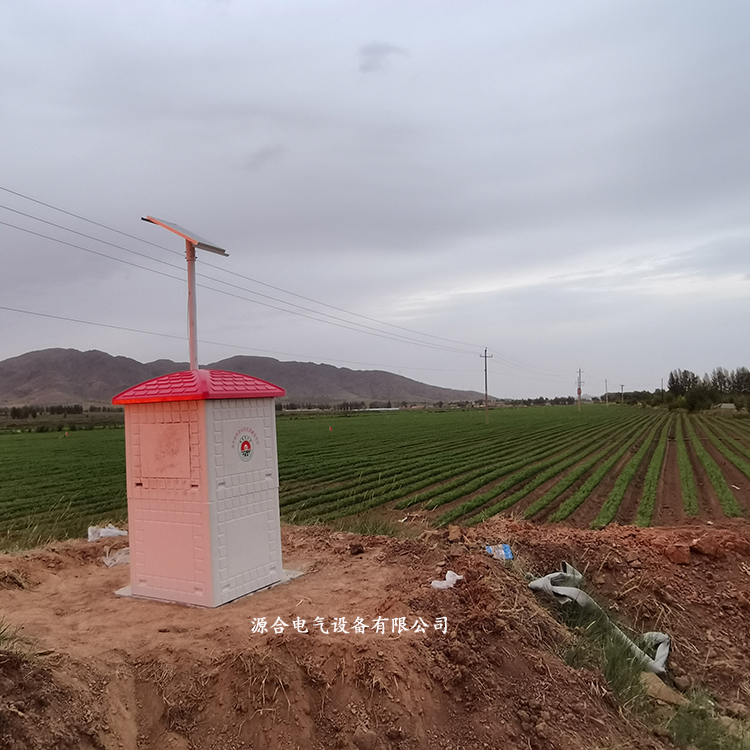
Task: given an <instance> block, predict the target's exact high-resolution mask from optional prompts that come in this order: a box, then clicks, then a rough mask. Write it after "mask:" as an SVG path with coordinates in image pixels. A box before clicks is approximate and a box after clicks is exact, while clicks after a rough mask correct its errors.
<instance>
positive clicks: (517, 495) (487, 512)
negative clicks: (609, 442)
mask: <svg viewBox="0 0 750 750" xmlns="http://www.w3.org/2000/svg"><path fill="white" fill-rule="evenodd" d="M599 445H601V443H600V441H596V442H595V443H589V444H588V445H587V446H586V448H584V449H583V450H579V451H576V452H575V453H573V454H572V455H571V456H569V457H567V458H565V459H564V460H562V461H558V462H557V463H556V464H553V465H552V466H551V467H550V468H549V469H547V471H543V472H541V473H539V474H538V475H537V476H536V477H534V479H533V480H532V481H531V482H529V483H528V484H525V485H524V486H523V487H522V488H521V489H520V490H518V491H517V492H514V493H513V494H512V495H510V496H509V497H506V498H504V499H502V500H501V501H500V502H499V503H495V504H494V505H491V506H490V507H489V508H485V509H484V510H482V511H481V512H480V513H477V514H476V515H475V516H472V517H471V518H469V519H467V520H466V521H464V525H466V526H474V525H475V524H477V523H481V522H482V521H485V520H487V519H488V518H491V517H492V516H495V515H497V514H498V513H502V512H503V511H504V510H507V509H508V508H511V507H512V506H514V505H515V504H516V503H517V502H519V500H522V499H523V498H524V497H526V496H527V495H528V494H529V493H531V492H533V491H534V490H535V489H536V488H537V487H541V486H542V485H543V484H544V483H545V482H548V481H549V480H550V479H554V478H555V477H556V476H558V475H559V474H561V473H562V472H564V471H565V470H566V469H569V468H570V467H571V466H573V465H574V464H577V463H578V462H579V461H580V460H581V459H582V458H585V457H586V456H589V455H591V453H592V452H593V451H596V450H597V448H598V447H599Z"/></svg>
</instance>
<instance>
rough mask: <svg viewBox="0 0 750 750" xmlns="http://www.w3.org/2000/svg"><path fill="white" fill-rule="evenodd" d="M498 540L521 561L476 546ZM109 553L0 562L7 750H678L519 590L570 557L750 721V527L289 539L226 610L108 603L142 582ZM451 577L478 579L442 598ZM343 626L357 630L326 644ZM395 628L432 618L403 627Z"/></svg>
mask: <svg viewBox="0 0 750 750" xmlns="http://www.w3.org/2000/svg"><path fill="white" fill-rule="evenodd" d="M406 525H407V526H408V524H406ZM449 533H450V539H451V540H453V541H449V538H448V534H449ZM496 542H506V543H509V544H511V546H512V548H513V549H514V551H515V553H516V560H515V561H514V562H513V563H510V564H509V563H506V562H501V561H497V560H494V559H492V558H490V557H489V556H488V555H487V554H486V553H485V552H484V549H483V548H484V544H485V543H496ZM126 543H127V542H126V541H118V542H117V543H116V544H115V545H113V546H114V547H119V546H124V545H125V544H126ZM106 546H109V545H107V543H106V542H97V543H93V544H88V543H86V542H83V541H71V542H66V543H59V544H55V545H52V546H48V547H45V548H43V549H39V550H34V551H30V552H26V553H23V554H19V555H13V556H3V557H0V612H2V617H3V622H4V624H5V626H7V628H9V629H10V631H12V630H13V628H19V629H20V630H19V633H20V636H22V638H23V639H24V642H23V643H19V642H18V640H17V639H10V640H8V639H7V638H4V639H3V640H2V643H3V644H4V645H3V646H2V651H0V748H3V749H8V750H11V749H12V750H21V749H23V750H27V749H30V748H40V749H41V748H45V749H46V748H74V749H76V750H90V749H92V748H103V749H104V750H151V749H153V750H156V749H157V748H158V749H159V750H162V749H164V748H166V749H167V750H185V749H187V748H195V749H197V750H214V749H215V750H219V749H221V750H234V749H239V748H281V749H286V748H289V749H291V748H357V750H375V749H376V748H394V749H396V750H399V749H402V750H407V749H415V748H444V749H446V750H447V749H448V748H456V749H458V748H461V749H462V750H463V749H474V748H476V749H477V750H478V749H480V748H482V749H484V748H533V749H534V750H536V749H542V748H559V749H560V750H563V749H565V750H571V749H572V750H577V749H581V750H583V748H605V747H606V748H611V747H617V748H661V747H665V746H671V745H670V743H669V740H668V738H666V737H657V736H655V734H654V733H653V731H652V729H651V728H648V727H646V726H644V725H642V724H641V723H639V721H638V720H637V719H636V718H635V717H633V716H631V715H630V714H628V712H627V711H623V710H622V709H621V707H620V706H618V704H617V702H616V701H615V699H614V697H613V696H612V694H611V693H610V692H609V689H608V688H607V685H606V683H605V681H604V679H603V677H602V675H601V674H600V673H599V672H598V671H597V670H594V669H574V668H572V667H570V666H568V665H567V664H566V662H565V660H564V658H563V657H564V654H565V652H566V650H567V648H568V647H569V645H570V643H571V639H572V637H573V636H572V634H571V632H570V631H569V630H568V629H567V628H565V627H564V626H562V625H561V624H559V622H558V619H557V618H556V614H557V613H556V608H555V607H554V606H552V605H550V603H549V602H547V601H545V600H544V599H543V598H541V597H538V595H535V594H533V593H532V592H531V591H530V590H529V588H528V586H527V575H532V576H537V575H544V574H546V573H550V572H552V571H554V570H556V569H558V568H559V566H560V563H561V562H563V561H566V562H569V563H571V564H573V565H574V566H575V567H576V568H578V569H579V570H581V571H582V572H584V573H585V575H586V577H587V580H588V581H589V583H590V586H591V587H592V589H593V590H595V591H596V593H597V595H598V596H599V598H600V599H601V600H602V601H603V602H605V603H608V604H609V605H610V607H612V608H613V609H614V610H616V612H617V614H618V616H619V617H620V618H621V620H622V621H623V622H624V623H626V624H628V625H630V626H632V627H633V628H635V629H636V630H639V631H644V630H663V631H665V632H667V633H668V634H669V635H670V636H672V638H673V652H672V655H671V658H670V661H669V677H668V680H667V681H669V680H670V679H671V678H672V677H675V676H676V677H679V678H681V680H682V682H683V683H685V682H686V681H687V682H690V683H692V684H695V685H702V686H704V687H705V688H707V689H708V690H710V691H711V692H712V693H713V694H714V695H715V696H716V697H717V699H718V701H719V703H720V705H721V706H722V707H724V708H726V710H727V711H728V712H731V713H734V715H741V714H742V712H743V711H746V712H747V711H750V677H748V675H747V665H748V664H750V525H749V524H748V523H747V522H745V521H733V522H728V521H727V522H723V524H722V525H721V526H719V524H715V525H712V524H709V523H707V522H706V521H698V520H696V521H694V522H693V523H692V524H690V525H686V526H681V527H676V528H670V529H665V528H661V529H657V528H651V529H636V528H634V527H628V526H622V527H620V526H611V527H608V528H607V529H604V530H602V531H589V530H582V529H572V528H569V527H566V528H563V527H559V526H555V527H549V526H537V525H533V524H529V523H519V522H515V521H513V520H509V519H495V520H492V521H490V522H486V523H485V524H482V525H480V526H477V527H473V528H471V529H466V530H463V531H462V530H460V529H457V528H452V529H451V530H450V532H449V531H435V530H428V531H426V532H424V533H423V534H422V535H421V536H420V537H419V538H418V539H393V538H388V537H361V536H357V535H351V534H345V533H343V532H334V531H331V530H330V529H328V528H323V527H307V528H300V527H285V528H284V530H283V550H284V566H285V568H288V569H296V570H301V571H303V573H304V574H303V575H302V576H301V577H299V578H296V579H294V580H292V581H290V582H289V583H286V584H282V585H279V586H277V587H274V588H271V589H268V590H265V591H260V592H256V593H255V594H253V595H250V596H247V597H244V598H242V599H239V600H237V601H235V602H232V603H230V604H227V605H224V606H223V607H220V608H217V609H213V610H209V609H200V608H193V607H185V606H181V605H176V604H167V603H161V602H155V601H145V600H136V599H128V598H121V597H117V596H115V595H114V593H113V592H114V591H115V590H116V589H119V588H120V587H122V586H124V585H126V584H127V582H128V579H129V570H128V566H127V565H124V566H119V567H114V568H107V567H105V566H104V565H103V564H102V561H101V558H102V556H103V555H104V550H105V547H106ZM448 569H452V570H454V571H456V572H457V573H459V574H461V575H463V576H464V579H463V580H461V581H459V582H458V583H457V584H456V586H455V587H454V588H452V589H449V590H444V591H440V590H436V589H433V588H431V586H430V582H431V581H432V580H433V579H438V578H440V579H442V578H444V576H445V573H446V572H447V570H448ZM342 617H343V618H345V619H346V621H347V625H346V629H347V630H348V632H347V633H343V632H333V620H334V618H342ZM358 617H359V618H362V621H363V622H364V623H366V624H367V625H368V626H370V627H369V628H368V629H367V630H366V631H365V632H364V633H356V632H353V626H352V625H353V623H354V621H355V618H358ZM402 617H403V618H405V619H404V621H403V622H404V624H405V625H406V626H407V627H410V628H411V627H412V626H413V625H414V623H420V622H423V623H424V625H419V624H418V626H417V628H416V630H413V629H410V630H407V631H405V632H400V633H398V632H394V620H395V622H396V625H398V622H399V620H398V618H402ZM260 618H266V632H254V630H255V631H258V630H259V628H258V624H259V621H260ZM277 618H281V620H282V621H283V622H284V623H286V627H285V628H284V632H280V633H275V632H273V627H272V626H273V624H274V623H275V622H276V620H277ZM295 618H299V619H304V620H305V621H306V623H305V628H304V629H307V631H308V632H306V633H305V632H299V630H297V629H295V628H294V627H293V626H292V625H291V623H292V622H293V621H294V620H295ZM315 618H322V622H323V623H324V627H325V629H326V630H328V633H327V634H326V633H324V632H322V630H321V629H320V628H318V627H316V626H315V624H314V621H315ZM376 618H384V632H382V633H379V632H374V631H373V629H372V626H373V625H374V623H375V621H376ZM420 618H421V620H420ZM438 618H447V626H446V627H445V632H443V629H442V628H438V629H436V628H435V624H436V622H438V623H439V622H440V621H439V620H438ZM302 629H303V628H300V630H302ZM395 629H396V630H397V629H398V627H396V628H395ZM421 629H423V631H424V632H418V631H419V630H421ZM5 632H6V634H7V633H8V632H9V630H6V631H5ZM683 689H684V688H683Z"/></svg>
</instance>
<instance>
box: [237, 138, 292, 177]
mask: <svg viewBox="0 0 750 750" xmlns="http://www.w3.org/2000/svg"><path fill="white" fill-rule="evenodd" d="M285 151H286V149H285V148H284V146H282V145H281V144H280V143H277V144H274V145H273V146H263V147H262V148H259V149H257V150H255V151H253V152H252V153H251V154H250V156H249V157H248V158H247V160H246V161H245V165H244V166H245V169H247V170H249V171H254V170H256V169H262V168H263V167H265V166H266V165H267V164H270V163H272V162H274V161H277V160H278V159H281V158H282V156H284V152H285Z"/></svg>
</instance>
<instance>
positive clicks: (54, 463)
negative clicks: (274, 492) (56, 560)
mask: <svg viewBox="0 0 750 750" xmlns="http://www.w3.org/2000/svg"><path fill="white" fill-rule="evenodd" d="M277 429H278V450H279V477H280V483H281V484H280V503H281V513H282V519H283V520H285V521H287V522H290V523H316V522H337V521H339V520H340V519H346V518H348V517H352V516H361V515H362V514H365V516H372V515H375V514H381V515H382V514H385V515H386V516H387V517H390V518H392V519H395V518H397V517H402V516H405V515H406V514H415V513H419V514H421V516H422V517H423V518H425V519H427V520H429V521H430V522H431V523H433V524H436V525H438V526H440V525H445V524H447V523H453V522H457V523H461V524H467V525H471V524H476V523H478V522H480V521H482V520H484V519H486V518H489V517H491V516H493V515H495V514H498V513H512V514H514V515H516V516H518V517H521V518H528V519H532V520H535V521H539V522H566V523H571V524H574V525H577V526H592V527H601V526H603V525H606V524H608V523H612V522H619V523H637V524H639V525H649V524H659V523H662V522H664V521H663V519H666V521H667V522H673V521H674V519H676V518H677V519H679V518H684V517H688V516H691V515H702V516H705V517H707V518H723V517H726V516H737V515H745V514H746V512H747V509H748V505H749V503H748V501H749V499H750V420H744V419H736V418H731V417H727V416H718V415H713V414H710V415H708V414H703V415H687V414H684V413H673V414H670V413H668V412H666V411H661V410H655V409H639V408H630V407H620V406H611V407H605V406H586V407H584V408H583V409H582V410H581V411H580V412H579V411H578V410H577V409H576V408H575V407H569V406H561V407H541V408H527V409H506V410H496V411H493V412H491V414H490V424H489V425H486V424H485V423H484V413H483V412H482V411H481V410H469V411H445V412H441V411H430V410H424V411H419V410H416V411H394V412H351V413H337V414H326V415H311V416H293V417H287V416H284V417H281V418H279V420H278V422H277ZM0 477H1V478H2V479H1V481H0V544H2V545H3V546H4V547H5V548H9V547H13V546H17V545H29V544H33V543H35V542H38V541H44V540H46V539H48V538H60V537H65V536H81V535H84V534H85V530H86V527H87V526H88V525H90V524H93V523H96V522H101V521H105V520H106V521H115V522H116V521H123V520H125V518H126V515H127V511H126V488H125V441H124V431H123V430H122V429H100V430H92V431H77V432H71V433H70V434H69V435H68V436H67V437H65V436H64V435H63V434H62V433H59V432H57V433H42V434H35V433H21V434H3V435H0Z"/></svg>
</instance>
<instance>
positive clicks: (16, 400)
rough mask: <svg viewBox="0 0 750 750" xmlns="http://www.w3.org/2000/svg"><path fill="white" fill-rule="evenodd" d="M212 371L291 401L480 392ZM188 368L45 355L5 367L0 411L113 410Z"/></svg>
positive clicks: (327, 370) (264, 363) (287, 365)
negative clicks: (116, 399)
mask: <svg viewBox="0 0 750 750" xmlns="http://www.w3.org/2000/svg"><path fill="white" fill-rule="evenodd" d="M206 367H208V368H210V369H214V370H231V371H234V372H241V373H244V374H246V375H253V376H254V377H257V378H261V379H262V380H268V381H269V382H271V383H275V384H276V385H280V386H281V387H282V388H284V389H286V392H287V395H286V398H285V399H284V401H286V402H295V403H303V404H304V403H338V402H341V401H365V402H367V403H370V402H372V401H383V402H387V401H391V402H392V403H393V405H394V406H396V405H398V404H400V403H401V402H402V401H406V402H407V403H410V404H413V403H435V402H438V401H444V402H446V403H447V402H450V401H474V400H475V399H478V398H483V394H481V393H478V392H476V391H456V390H452V389H450V388H439V387H437V386H434V385H426V384H425V383H420V382H418V381H416V380H411V379H410V378H404V377H402V376H400V375H393V374H392V373H389V372H382V371H380V370H350V369H348V368H346V367H334V366H333V365H318V364H314V363H312V362H280V361H279V360H277V359H272V358H271V357H245V356H237V357H230V358H229V359H223V360H221V361H219V362H212V363H211V364H209V365H207V366H206ZM187 369H188V364H187V363H185V362H172V360H169V359H160V360H157V361H155V362H148V363H146V364H143V363H141V362H137V361H136V360H134V359H129V358H128V357H113V356H112V355H111V354H106V353H105V352H100V351H96V350H94V351H88V352H80V351H78V350H77V349H43V350H41V351H36V352H29V353H28V354H22V355H21V356H19V357H12V358H10V359H6V360H3V361H2V362H0V405H2V406H23V405H26V404H28V405H31V404H37V405H50V404H84V405H86V404H109V403H111V400H112V397H113V396H114V395H115V394H117V393H119V392H120V391H123V390H125V389H126V388H129V387H130V386H132V385H136V384H137V383H141V382H143V381H144V380H150V379H151V378H155V377H158V376H159V375H166V374H167V373H170V372H179V371H180V370H187Z"/></svg>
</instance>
